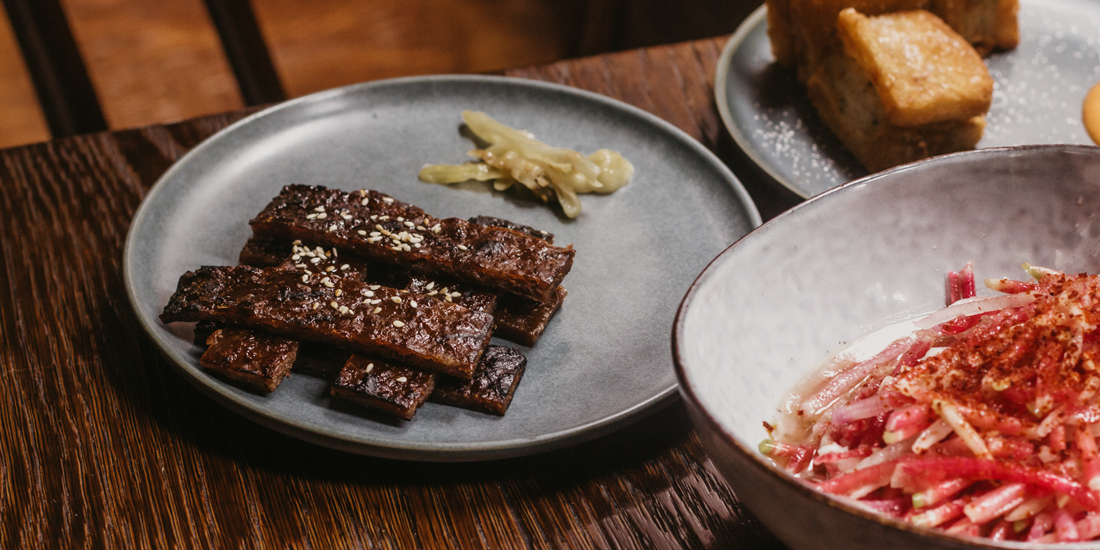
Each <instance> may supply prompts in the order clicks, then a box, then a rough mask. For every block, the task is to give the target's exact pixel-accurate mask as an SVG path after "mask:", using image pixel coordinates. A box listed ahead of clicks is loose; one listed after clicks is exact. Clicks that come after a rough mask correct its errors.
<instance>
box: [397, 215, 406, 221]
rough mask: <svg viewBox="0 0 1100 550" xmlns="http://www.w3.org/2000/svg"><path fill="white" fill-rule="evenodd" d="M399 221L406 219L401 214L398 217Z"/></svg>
mask: <svg viewBox="0 0 1100 550" xmlns="http://www.w3.org/2000/svg"><path fill="white" fill-rule="evenodd" d="M397 221H399V222H403V221H405V218H403V217H401V216H398V217H397Z"/></svg>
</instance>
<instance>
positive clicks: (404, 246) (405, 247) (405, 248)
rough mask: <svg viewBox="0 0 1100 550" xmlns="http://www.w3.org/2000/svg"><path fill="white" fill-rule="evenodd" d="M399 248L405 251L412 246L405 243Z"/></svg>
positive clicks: (410, 249) (409, 249) (408, 250)
mask: <svg viewBox="0 0 1100 550" xmlns="http://www.w3.org/2000/svg"><path fill="white" fill-rule="evenodd" d="M401 250H404V251H405V252H411V251H412V248H411V247H410V246H409V245H407V244H403V245H401Z"/></svg>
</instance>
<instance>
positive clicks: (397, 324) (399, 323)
mask: <svg viewBox="0 0 1100 550" xmlns="http://www.w3.org/2000/svg"><path fill="white" fill-rule="evenodd" d="M393 326H395V327H397V328H401V327H403V326H405V323H402V322H401V321H394V322H393Z"/></svg>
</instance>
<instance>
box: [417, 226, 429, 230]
mask: <svg viewBox="0 0 1100 550" xmlns="http://www.w3.org/2000/svg"><path fill="white" fill-rule="evenodd" d="M416 230H417V231H427V230H428V228H427V227H424V226H423V225H418V226H416Z"/></svg>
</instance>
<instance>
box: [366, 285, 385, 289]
mask: <svg viewBox="0 0 1100 550" xmlns="http://www.w3.org/2000/svg"><path fill="white" fill-rule="evenodd" d="M367 288H369V289H371V290H378V289H380V288H382V285H370V286H369V287H367Z"/></svg>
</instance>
